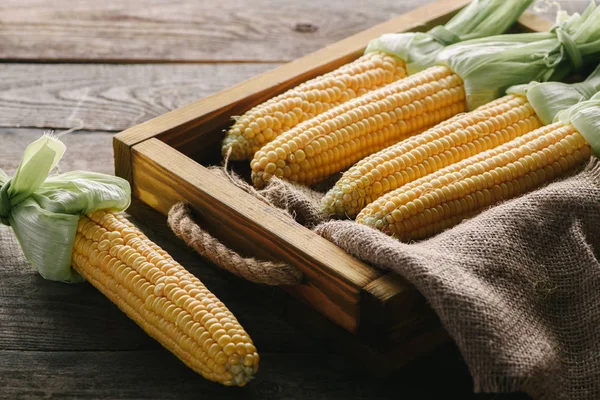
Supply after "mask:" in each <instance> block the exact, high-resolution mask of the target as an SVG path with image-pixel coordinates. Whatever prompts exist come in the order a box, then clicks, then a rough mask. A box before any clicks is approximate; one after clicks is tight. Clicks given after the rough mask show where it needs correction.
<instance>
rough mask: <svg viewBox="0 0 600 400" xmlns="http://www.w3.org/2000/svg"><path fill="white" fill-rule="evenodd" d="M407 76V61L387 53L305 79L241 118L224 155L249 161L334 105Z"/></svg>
mask: <svg viewBox="0 0 600 400" xmlns="http://www.w3.org/2000/svg"><path fill="white" fill-rule="evenodd" d="M405 76H406V70H405V63H404V61H402V60H400V59H399V58H397V57H394V56H391V55H388V54H386V53H383V52H372V53H367V54H365V55H363V56H362V57H360V58H359V59H357V60H356V61H354V62H351V63H349V64H346V65H344V66H342V67H340V68H338V69H337V70H335V71H333V72H330V73H328V74H325V75H322V76H319V77H317V78H315V79H312V80H310V81H308V82H305V83H303V84H301V85H299V86H297V87H295V88H293V89H290V90H288V91H287V92H285V93H283V94H281V95H279V96H277V97H274V98H272V99H270V100H268V101H267V102H265V103H263V104H260V105H258V106H256V107H254V108H252V109H250V110H249V111H248V112H246V113H245V114H244V115H242V116H241V117H239V118H238V119H237V121H236V122H235V123H234V125H233V126H232V127H231V128H230V129H229V131H228V133H227V136H226V137H225V140H224V141H223V147H222V152H223V156H225V155H227V153H228V152H229V151H230V150H231V155H230V158H231V159H232V160H249V159H251V158H252V156H253V155H254V153H255V152H256V151H258V150H259V149H260V148H261V147H262V146H263V145H264V144H266V143H268V142H270V141H271V140H273V139H275V138H276V137H277V136H279V135H281V134H282V133H283V132H286V131H287V130H289V129H291V128H293V127H294V126H296V125H297V124H299V123H301V122H303V121H306V120H307V119H310V118H312V117H314V116H316V115H319V114H321V113H323V112H325V111H327V110H329V109H331V108H332V107H335V106H337V105H339V104H341V103H344V102H346V101H348V100H350V99H353V98H355V97H358V96H361V95H363V94H365V93H367V92H368V91H371V90H374V89H377V88H379V87H381V86H384V85H386V84H388V83H391V82H394V81H396V80H398V79H401V78H404V77H405Z"/></svg>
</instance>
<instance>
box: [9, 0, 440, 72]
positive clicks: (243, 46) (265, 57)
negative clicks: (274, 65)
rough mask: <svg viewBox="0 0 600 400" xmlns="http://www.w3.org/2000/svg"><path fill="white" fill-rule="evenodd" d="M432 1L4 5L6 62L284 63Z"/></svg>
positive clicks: (24, 1)
mask: <svg viewBox="0 0 600 400" xmlns="http://www.w3.org/2000/svg"><path fill="white" fill-rule="evenodd" d="M432 1H433V0H404V1H393V2H390V1H388V0H371V1H368V2H366V1H362V0H346V1H343V2H342V1H332V2H324V1H321V0H303V1H293V2H290V1H286V0H253V1H252V2H251V3H250V2H248V1H244V0H222V1H203V2H198V1H194V0H176V1H169V0H143V1H139V0H123V1H119V2H110V3H106V2H92V1H85V2H77V3H74V2H72V1H68V0H55V1H52V2H47V1H44V0H4V1H2V3H1V5H0V43H2V46H0V58H4V59H12V60H52V61H57V60H63V61H64V60H68V61H73V60H77V61H95V62H102V61H118V62H134V61H135V62H155V61H158V62H165V61H187V62H190V61H194V62H218V61H227V62H233V61H244V62H252V61H261V62H284V61H289V60H293V59H295V58H298V57H301V56H303V55H306V54H308V53H310V52H312V51H315V50H317V49H320V48H322V47H324V46H326V45H328V44H330V43H334V42H336V41H338V40H341V39H343V38H345V37H347V36H349V35H351V34H353V33H356V32H360V31H361V30H363V29H366V28H368V27H370V26H372V25H375V24H377V23H379V22H382V21H385V20H387V19H389V18H390V17H391V16H395V15H398V14H401V13H404V12H406V11H408V10H410V9H412V8H414V7H415V6H416V5H421V4H424V3H428V2H432ZM307 28H308V29H307Z"/></svg>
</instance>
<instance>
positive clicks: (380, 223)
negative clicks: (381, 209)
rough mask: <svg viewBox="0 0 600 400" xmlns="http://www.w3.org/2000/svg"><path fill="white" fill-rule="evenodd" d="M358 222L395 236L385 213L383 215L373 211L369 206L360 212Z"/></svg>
mask: <svg viewBox="0 0 600 400" xmlns="http://www.w3.org/2000/svg"><path fill="white" fill-rule="evenodd" d="M356 222H358V223H359V224H362V225H366V226H369V227H371V228H374V229H377V230H378V231H381V232H383V233H385V234H386V235H390V236H393V235H392V233H391V232H390V229H389V223H388V222H387V221H386V219H385V215H382V214H381V213H373V212H372V210H371V209H369V208H364V209H363V210H362V211H361V212H359V213H358V215H357V216H356Z"/></svg>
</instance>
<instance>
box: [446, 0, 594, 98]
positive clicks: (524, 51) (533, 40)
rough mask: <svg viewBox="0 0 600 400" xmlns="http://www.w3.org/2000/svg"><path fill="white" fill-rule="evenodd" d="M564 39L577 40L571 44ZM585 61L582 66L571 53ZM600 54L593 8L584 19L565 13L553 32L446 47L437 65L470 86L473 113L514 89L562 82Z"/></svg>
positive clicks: (468, 95)
mask: <svg viewBox="0 0 600 400" xmlns="http://www.w3.org/2000/svg"><path fill="white" fill-rule="evenodd" d="M559 36H562V37H564V36H567V37H570V38H571V39H572V44H573V45H574V46H571V44H569V43H567V41H565V40H563V41H562V42H561V40H560V38H559ZM569 49H572V51H573V52H574V53H578V54H579V55H580V56H581V60H577V59H576V58H577V57H572V56H571V54H570V53H569ZM598 53H600V8H598V7H597V6H596V4H595V3H594V2H591V3H590V5H589V7H588V8H587V9H586V11H585V12H584V13H583V14H582V15H579V14H574V15H573V16H571V17H568V16H567V15H566V13H564V12H561V13H559V15H558V17H557V22H556V24H555V26H554V27H553V29H552V30H551V31H550V32H537V33H524V34H514V35H500V36H494V37H488V38H482V39H475V40H471V41H467V42H463V43H458V44H455V45H452V46H448V47H446V48H445V49H444V50H442V51H441V52H440V54H439V55H438V57H437V60H436V61H437V63H438V64H440V65H446V66H448V67H449V68H450V69H451V70H452V71H454V72H455V73H456V74H458V75H459V76H460V77H461V78H462V79H463V80H464V83H465V91H466V100H467V106H468V109H469V110H473V109H475V108H477V107H479V106H480V105H483V104H485V103H488V102H490V101H492V100H494V99H496V98H498V97H500V96H501V95H502V94H503V93H504V92H505V91H506V89H508V88H509V87H510V86H513V85H518V84H523V83H529V82H532V81H539V82H545V81H550V80H556V81H559V80H562V79H563V78H564V77H566V76H567V75H568V74H569V73H571V72H572V71H573V70H574V69H576V67H579V66H580V65H578V64H580V63H579V61H581V64H582V65H584V64H585V63H588V62H591V61H594V60H597V56H598Z"/></svg>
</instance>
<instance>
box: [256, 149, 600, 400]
mask: <svg viewBox="0 0 600 400" xmlns="http://www.w3.org/2000/svg"><path fill="white" fill-rule="evenodd" d="M260 195H261V196H263V197H265V198H266V199H267V200H268V201H270V202H271V203H273V204H274V205H276V206H278V207H283V208H286V209H287V210H288V212H289V213H290V214H291V215H292V216H294V217H295V218H296V219H297V220H298V221H301V222H304V223H305V224H306V223H307V221H308V223H309V225H316V226H315V227H314V228H313V229H314V230H315V231H316V232H317V233H318V234H320V235H322V236H323V237H325V238H327V239H329V240H330V241H332V242H334V243H335V244H337V245H338V246H340V247H341V248H343V249H344V250H346V251H347V252H349V253H351V254H352V255H354V256H355V257H357V258H359V259H361V260H363V261H365V262H367V263H369V264H372V265H375V266H377V267H379V268H382V269H385V270H390V271H394V272H396V273H398V274H401V275H402V276H404V277H405V278H406V279H408V280H409V281H410V282H411V283H412V284H413V285H414V286H415V287H416V288H417V289H418V290H419V291H420V292H421V293H422V294H423V295H424V296H425V297H426V299H427V301H428V302H429V303H430V304H431V307H432V308H433V309H434V310H435V312H436V313H437V314H438V315H439V317H440V320H441V321H442V323H443V325H444V327H445V329H446V330H447V331H448V333H449V334H450V335H451V336H452V338H453V339H454V341H455V342H456V344H457V346H458V348H459V349H460V351H461V353H462V355H463V357H464V360H465V361H466V363H467V364H468V367H469V369H470V371H471V374H472V376H473V379H474V383H475V388H474V389H475V391H478V392H481V391H483V392H513V391H515V392H516V391H521V392H526V393H528V394H530V395H531V396H532V397H534V398H536V399H598V398H600V262H599V258H598V257H600V164H599V163H598V160H596V159H594V161H592V162H591V163H590V164H589V165H588V166H587V167H586V168H585V169H583V170H582V171H581V172H579V173H578V174H575V175H573V176H571V177H569V178H567V179H563V180H561V181H557V182H554V183H552V184H550V185H548V186H546V187H544V188H541V189H539V190H537V191H535V192H532V193H530V194H527V195H525V196H523V197H520V198H517V199H514V200H511V201H507V202H505V203H503V204H500V205H497V206H495V207H492V208H490V209H488V210H486V211H485V212H483V213H482V214H480V215H479V216H477V217H475V218H472V219H470V220H466V221H464V222H463V223H462V224H460V225H458V226H456V227H454V228H453V229H450V230H447V231H445V232H443V233H441V234H439V235H437V236H435V237H433V238H431V239H429V240H425V241H421V242H418V243H410V244H406V243H401V242H399V241H397V240H395V239H392V238H390V237H388V236H386V235H384V234H382V233H380V232H378V231H376V230H373V229H371V228H369V227H366V226H362V225H359V224H356V223H354V222H352V221H325V220H324V216H323V215H321V214H320V212H319V210H318V205H319V201H318V200H319V197H320V196H319V194H318V193H317V192H310V191H307V190H306V189H305V188H302V189H297V188H296V187H294V186H293V185H290V184H287V183H284V182H281V181H277V182H273V184H272V185H270V187H268V188H267V189H266V190H265V191H262V192H260ZM319 222H320V223H319ZM432 380H433V381H434V380H435V378H434V377H432Z"/></svg>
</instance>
